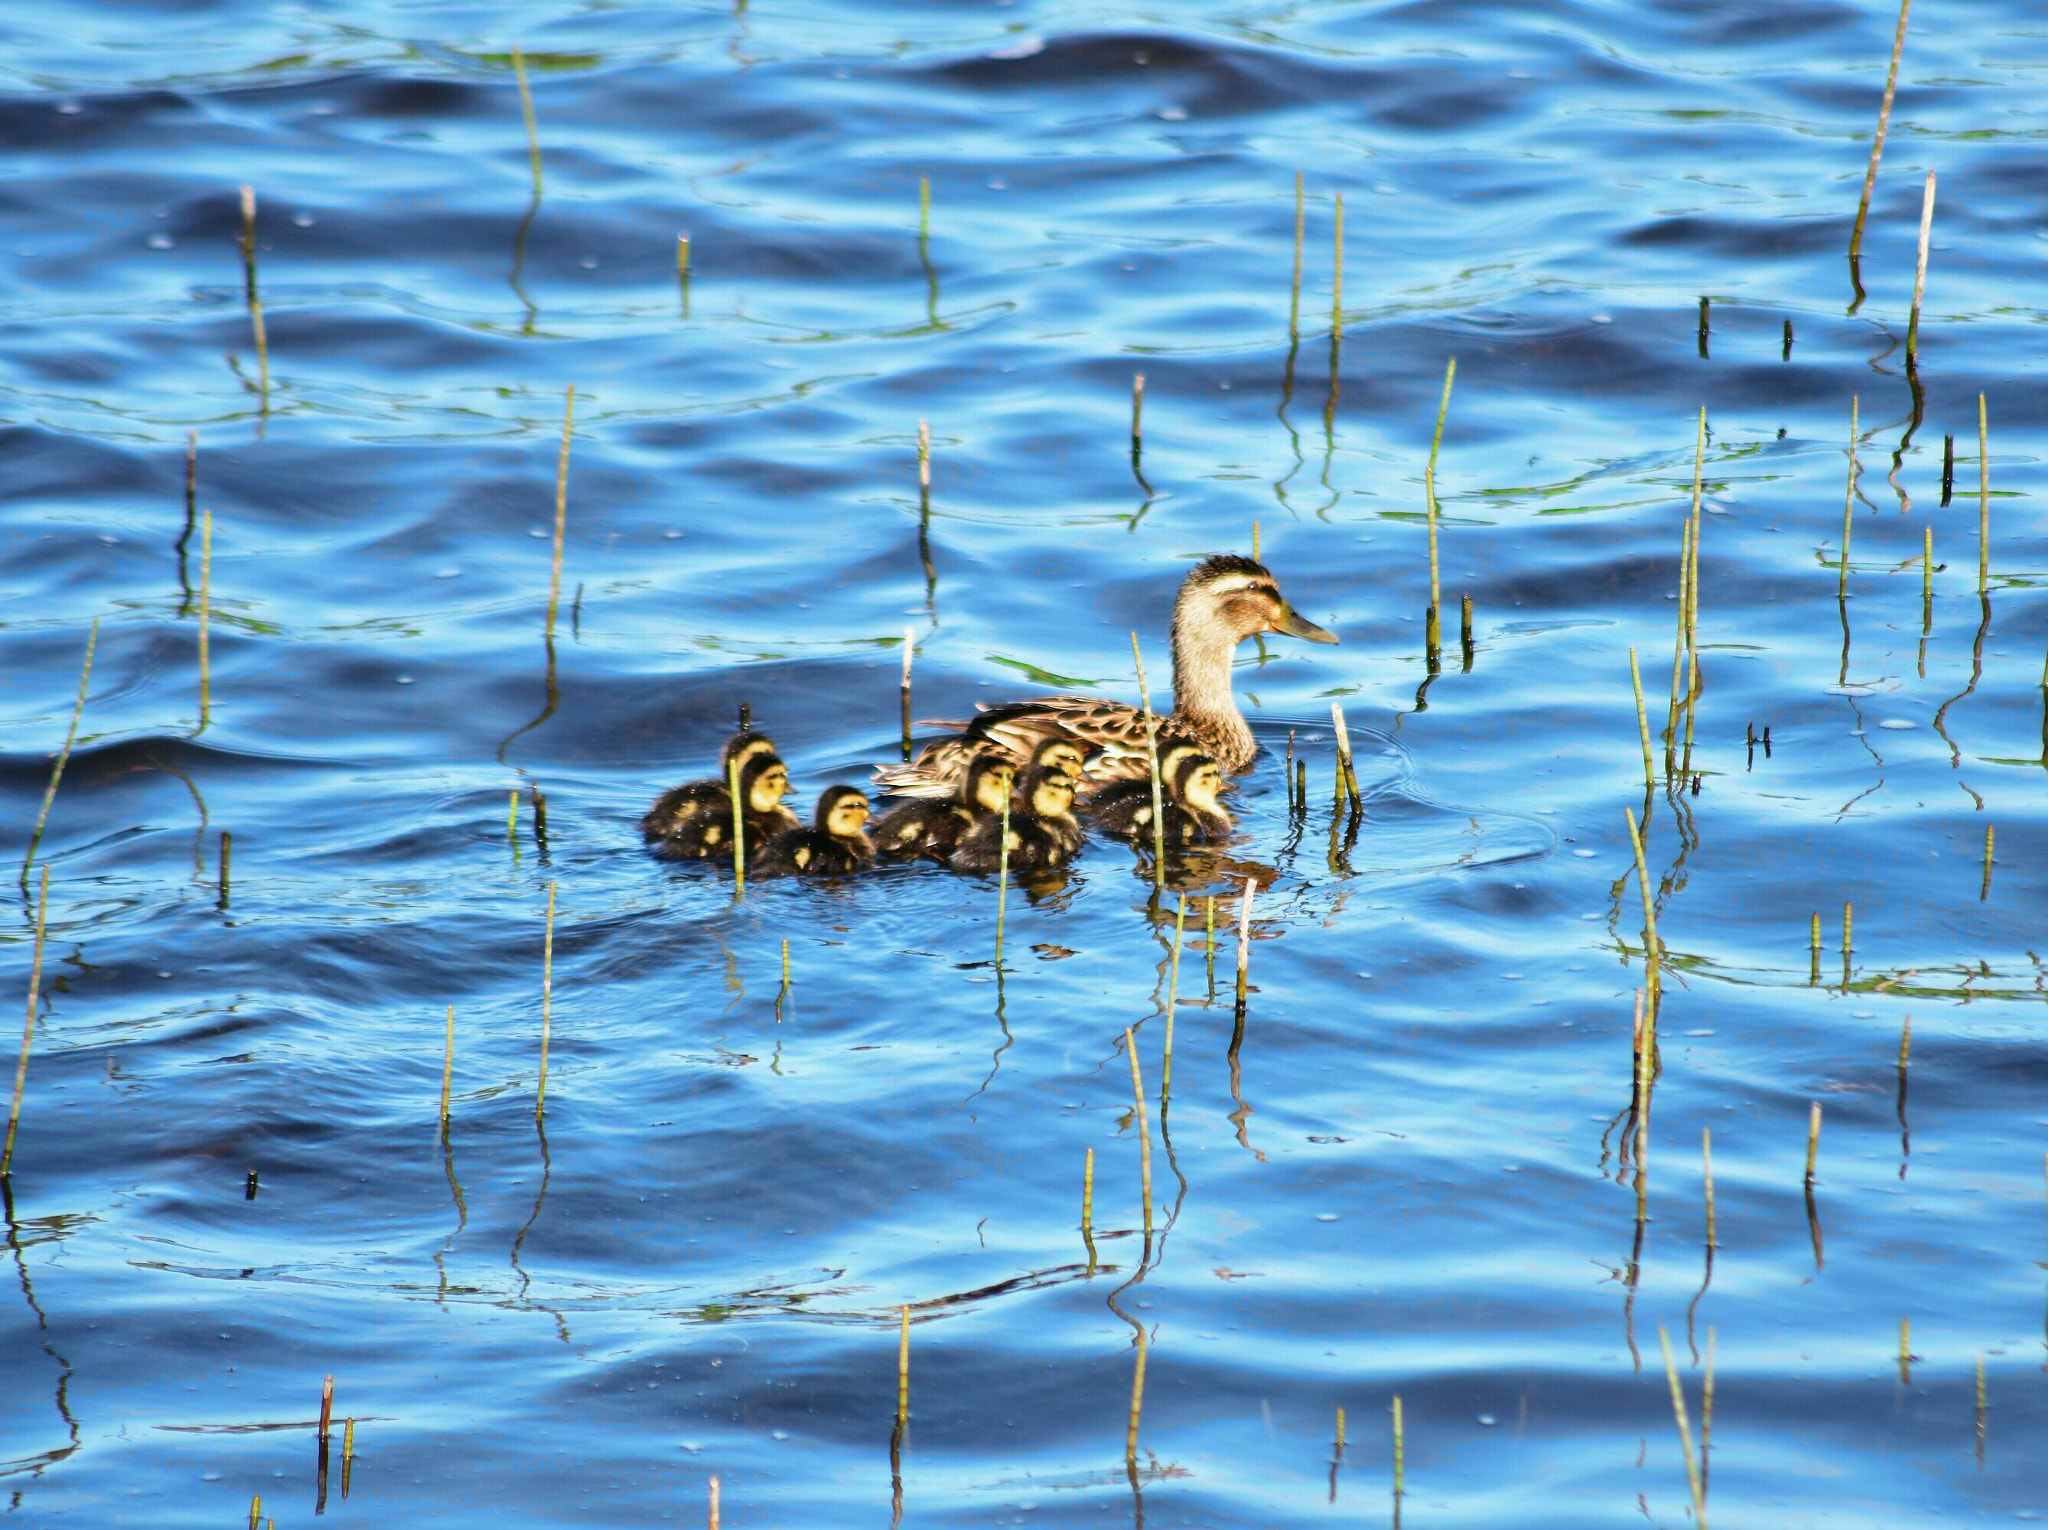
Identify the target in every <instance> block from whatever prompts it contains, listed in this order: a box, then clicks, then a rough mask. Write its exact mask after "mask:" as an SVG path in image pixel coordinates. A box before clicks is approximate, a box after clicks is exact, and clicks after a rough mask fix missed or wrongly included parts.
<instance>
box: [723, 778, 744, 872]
mask: <svg viewBox="0 0 2048 1530" xmlns="http://www.w3.org/2000/svg"><path fill="white" fill-rule="evenodd" d="M725 781H726V793H727V795H729V796H730V797H731V798H732V880H733V896H734V897H738V896H739V895H740V894H741V893H743V892H745V891H746V890H747V804H746V800H745V799H744V798H743V797H741V796H740V762H739V761H738V760H737V759H733V760H728V761H726V763H725Z"/></svg>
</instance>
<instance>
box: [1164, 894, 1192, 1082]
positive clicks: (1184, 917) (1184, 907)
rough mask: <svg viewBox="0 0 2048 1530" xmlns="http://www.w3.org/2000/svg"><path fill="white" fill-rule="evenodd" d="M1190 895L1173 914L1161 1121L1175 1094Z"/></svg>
mask: <svg viewBox="0 0 2048 1530" xmlns="http://www.w3.org/2000/svg"><path fill="white" fill-rule="evenodd" d="M1187 923H1188V895H1187V894H1186V893H1182V894H1181V895H1180V904H1179V906H1178V907H1177V908H1176V909H1175V910H1174V913H1173V957H1172V961H1171V965H1170V966H1169V968H1168V970H1167V979H1166V1057H1165V1061H1164V1062H1162V1063H1161V1064H1160V1068H1159V1111H1160V1120H1162V1121H1164V1120H1165V1119H1166V1101H1167V1098H1168V1097H1169V1096H1170V1095H1171V1094H1172V1093H1173V1011H1174V1008H1175V1006H1176V1005H1178V1004H1179V1003H1180V942H1181V935H1182V933H1183V932H1184V931H1185V930H1186V929H1187Z"/></svg>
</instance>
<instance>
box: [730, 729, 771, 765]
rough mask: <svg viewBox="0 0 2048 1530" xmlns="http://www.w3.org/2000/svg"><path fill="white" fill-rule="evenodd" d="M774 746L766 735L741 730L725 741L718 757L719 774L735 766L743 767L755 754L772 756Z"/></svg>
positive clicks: (750, 730) (749, 730)
mask: <svg viewBox="0 0 2048 1530" xmlns="http://www.w3.org/2000/svg"><path fill="white" fill-rule="evenodd" d="M774 752H775V745H774V743H773V741H771V740H770V739H769V737H768V735H767V734H765V733H756V732H755V731H754V730H753V729H751V728H742V729H740V731H739V732H737V733H735V734H734V735H733V736H732V737H731V738H729V739H727V740H726V741H725V749H724V750H723V751H722V752H721V753H720V754H719V756H718V768H719V770H720V772H724V771H729V770H731V769H733V768H734V767H735V766H744V765H745V764H746V763H747V761H749V760H751V759H752V758H753V757H754V756H755V755H757V754H773V753H774Z"/></svg>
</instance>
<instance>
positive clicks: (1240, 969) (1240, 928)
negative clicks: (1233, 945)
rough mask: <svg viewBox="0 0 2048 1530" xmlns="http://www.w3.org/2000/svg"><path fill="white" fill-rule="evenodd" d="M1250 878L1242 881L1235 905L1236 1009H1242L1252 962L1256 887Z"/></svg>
mask: <svg viewBox="0 0 2048 1530" xmlns="http://www.w3.org/2000/svg"><path fill="white" fill-rule="evenodd" d="M1257 885H1258V884H1257V883H1255V882H1254V881H1253V880H1252V879H1251V878H1250V877H1246V878H1245V879H1244V897H1243V899H1242V900H1241V901H1240V902H1239V903H1238V905H1237V1007H1238V1008H1239V1009H1240V1010H1242V1009H1243V1008H1244V997H1245V990H1246V987H1247V984H1248V979H1249V976H1250V972H1251V962H1252V893H1253V891H1254V889H1255V888H1256V887H1257Z"/></svg>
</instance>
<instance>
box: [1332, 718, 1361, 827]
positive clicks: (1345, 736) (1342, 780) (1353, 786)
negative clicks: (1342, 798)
mask: <svg viewBox="0 0 2048 1530" xmlns="http://www.w3.org/2000/svg"><path fill="white" fill-rule="evenodd" d="M1330 726H1331V727H1332V728H1333V729H1335V730H1336V734H1337V770H1338V784H1339V785H1341V786H1342V787H1343V788H1344V790H1345V791H1346V792H1347V793H1348V794H1349V795H1350V798H1351V806H1352V808H1353V809H1354V810H1356V809H1359V808H1361V807H1363V806H1364V801H1363V799H1362V798H1361V797H1360V796H1359V794H1358V771H1357V769H1356V768H1355V767H1354V766H1353V765H1352V763H1351V730H1350V728H1348V727H1346V726H1345V723H1344V704H1343V703H1342V702H1339V701H1333V702H1331V703H1330Z"/></svg>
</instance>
